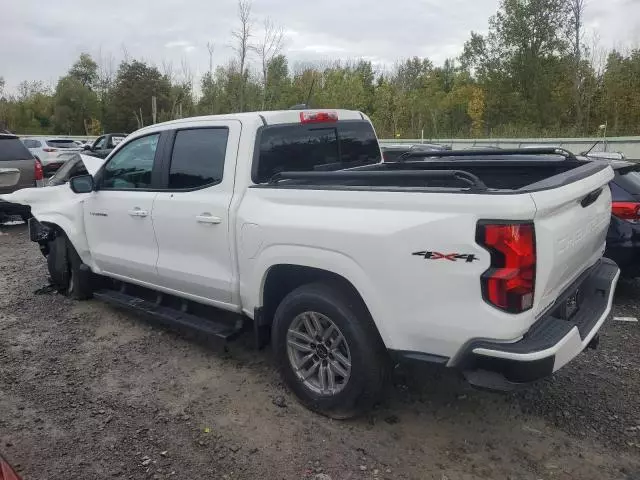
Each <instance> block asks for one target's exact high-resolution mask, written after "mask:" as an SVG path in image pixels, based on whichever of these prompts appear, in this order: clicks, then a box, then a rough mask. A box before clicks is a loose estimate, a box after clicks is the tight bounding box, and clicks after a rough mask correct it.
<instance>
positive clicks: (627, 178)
mask: <svg viewBox="0 0 640 480" xmlns="http://www.w3.org/2000/svg"><path fill="white" fill-rule="evenodd" d="M601 162H602V163H609V164H610V165H611V167H612V168H613V171H614V173H615V177H614V178H613V180H612V181H611V182H610V183H609V187H610V188H611V200H612V204H611V223H610V224H609V230H608V232H607V249H606V251H605V256H606V257H608V258H610V259H612V260H614V261H615V262H616V263H617V264H618V265H619V267H620V273H621V275H622V276H624V277H626V278H636V277H640V164H637V163H633V162H628V161H619V160H613V161H607V160H601Z"/></svg>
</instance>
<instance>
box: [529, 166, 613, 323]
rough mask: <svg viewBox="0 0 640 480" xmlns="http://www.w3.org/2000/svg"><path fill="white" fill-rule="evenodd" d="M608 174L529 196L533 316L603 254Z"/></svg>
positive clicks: (608, 202)
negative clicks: (533, 267)
mask: <svg viewBox="0 0 640 480" xmlns="http://www.w3.org/2000/svg"><path fill="white" fill-rule="evenodd" d="M612 178H613V171H612V170H611V168H605V169H603V170H600V171H598V172H596V173H594V174H592V175H590V176H588V177H586V178H583V179H579V180H576V181H573V182H572V183H568V184H566V185H564V186H561V187H558V188H551V189H549V190H541V191H537V192H533V193H531V197H532V198H533V201H534V202H535V204H536V210H537V211H536V216H535V220H534V221H535V230H536V252H537V264H536V295H535V298H536V300H535V306H534V308H535V312H536V313H537V314H538V313H541V312H542V311H544V310H545V309H546V308H547V307H548V306H549V305H550V304H551V303H553V302H554V301H555V299H556V298H557V296H558V295H559V294H560V293H561V292H562V291H563V290H564V289H565V288H567V287H568V286H569V285H570V284H571V282H573V281H574V280H575V279H576V278H577V277H578V276H579V275H580V274H581V273H582V272H584V271H585V270H586V269H587V268H588V267H590V266H591V265H593V264H594V263H595V262H596V261H597V260H598V259H599V258H600V257H601V256H602V253H603V252H604V247H605V238H606V234H607V229H608V226H609V220H610V217H611V192H610V190H609V188H608V185H607V184H608V183H609V181H610V180H611V179H612Z"/></svg>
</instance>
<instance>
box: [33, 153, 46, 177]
mask: <svg viewBox="0 0 640 480" xmlns="http://www.w3.org/2000/svg"><path fill="white" fill-rule="evenodd" d="M35 162H36V163H35V166H34V170H33V176H34V179H35V181H36V182H37V181H38V180H44V170H43V169H42V163H40V160H38V159H37V158H36V159H35Z"/></svg>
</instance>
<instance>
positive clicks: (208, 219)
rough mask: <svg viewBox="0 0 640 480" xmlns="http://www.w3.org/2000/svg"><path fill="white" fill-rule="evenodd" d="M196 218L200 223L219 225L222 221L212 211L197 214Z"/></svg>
mask: <svg viewBox="0 0 640 480" xmlns="http://www.w3.org/2000/svg"><path fill="white" fill-rule="evenodd" d="M196 220H197V222H198V223H210V224H213V225H218V224H219V223H221V222H222V219H221V218H220V217H214V216H213V215H211V214H210V213H203V214H202V215H196Z"/></svg>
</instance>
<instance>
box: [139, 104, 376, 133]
mask: <svg viewBox="0 0 640 480" xmlns="http://www.w3.org/2000/svg"><path fill="white" fill-rule="evenodd" d="M302 112H336V113H337V114H338V120H365V119H366V117H365V116H364V115H363V114H362V113H361V112H358V111H356V110H341V109H336V108H313V109H305V110H267V111H263V112H245V113H228V114H224V115H204V116H200V117H188V118H181V119H178V120H170V121H168V122H163V123H156V124H154V125H149V126H148V127H145V128H144V130H146V129H150V128H152V127H163V128H167V127H172V126H174V125H176V126H177V125H180V124H184V123H191V122H202V121H206V120H240V121H242V120H251V121H255V120H258V121H261V122H262V123H265V124H266V125H277V124H282V123H299V122H300V113H302ZM139 131H140V130H138V132H139Z"/></svg>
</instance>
